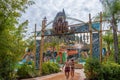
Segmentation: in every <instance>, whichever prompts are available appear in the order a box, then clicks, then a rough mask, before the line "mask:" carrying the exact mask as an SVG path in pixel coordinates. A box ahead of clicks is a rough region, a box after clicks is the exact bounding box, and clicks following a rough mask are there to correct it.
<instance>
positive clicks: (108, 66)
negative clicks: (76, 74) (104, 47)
mask: <svg viewBox="0 0 120 80" xmlns="http://www.w3.org/2000/svg"><path fill="white" fill-rule="evenodd" d="M85 75H86V77H87V79H88V80H119V79H120V78H119V76H120V65H119V64H117V63H114V62H105V63H102V64H100V62H99V60H98V59H94V58H93V59H88V60H87V61H86V64H85Z"/></svg>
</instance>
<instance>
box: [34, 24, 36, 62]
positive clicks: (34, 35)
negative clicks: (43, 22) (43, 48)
mask: <svg viewBox="0 0 120 80" xmlns="http://www.w3.org/2000/svg"><path fill="white" fill-rule="evenodd" d="M34 38H35V39H34V40H35V41H34V57H35V59H34V61H35V63H36V24H35V33H34Z"/></svg>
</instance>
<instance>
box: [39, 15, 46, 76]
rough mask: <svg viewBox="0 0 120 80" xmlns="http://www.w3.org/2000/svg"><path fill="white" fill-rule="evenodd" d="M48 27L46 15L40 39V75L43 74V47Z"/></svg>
mask: <svg viewBox="0 0 120 80" xmlns="http://www.w3.org/2000/svg"><path fill="white" fill-rule="evenodd" d="M45 27H46V17H45V18H44V19H43V21H42V29H41V41H40V66H39V69H40V75H41V74H42V62H43V48H44V32H45Z"/></svg>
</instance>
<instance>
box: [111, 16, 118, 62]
mask: <svg viewBox="0 0 120 80" xmlns="http://www.w3.org/2000/svg"><path fill="white" fill-rule="evenodd" d="M111 24H112V29H113V39H114V57H115V62H116V63H118V54H119V50H118V37H117V24H116V20H115V16H114V15H112V23H111Z"/></svg>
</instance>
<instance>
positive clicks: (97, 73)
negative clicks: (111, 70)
mask: <svg viewBox="0 0 120 80" xmlns="http://www.w3.org/2000/svg"><path fill="white" fill-rule="evenodd" d="M84 68H85V75H86V77H87V79H89V80H101V64H100V62H99V60H98V59H96V58H89V59H87V60H86V64H85V67H84Z"/></svg>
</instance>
